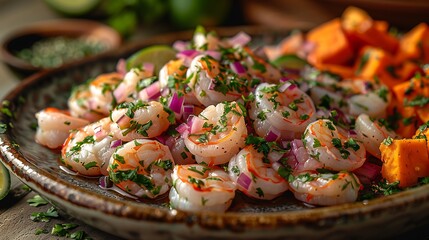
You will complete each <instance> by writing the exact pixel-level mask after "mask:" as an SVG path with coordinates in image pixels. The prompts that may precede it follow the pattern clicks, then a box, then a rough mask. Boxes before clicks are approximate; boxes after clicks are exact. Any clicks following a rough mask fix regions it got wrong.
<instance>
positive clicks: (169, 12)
mask: <svg viewBox="0 0 429 240" xmlns="http://www.w3.org/2000/svg"><path fill="white" fill-rule="evenodd" d="M351 5H352V6H356V7H360V8H362V9H364V10H365V11H367V12H368V13H369V15H370V16H372V17H373V18H374V19H376V20H386V21H387V22H389V23H390V25H391V26H394V27H395V28H396V29H398V30H404V31H406V30H408V29H411V28H412V27H413V26H415V25H417V24H418V23H420V22H429V14H427V12H428V11H429V1H427V0H413V1H410V0H409V1H404V0H348V1H342V0H300V1H294V0H263V1H262V0H215V1H209V0H121V1H119V0H73V1H70V0H31V1H30V0H13V1H12V0H0V6H1V7H0V41H3V40H4V39H5V37H7V36H8V34H10V33H11V32H13V31H16V30H17V29H19V28H22V27H25V26H28V25H30V24H32V23H35V22H39V21H44V20H52V19H89V20H93V21H96V22H99V23H103V24H105V25H108V26H110V27H112V28H113V29H115V30H116V31H117V32H118V33H119V34H120V36H121V37H122V40H123V44H126V43H127V42H131V41H138V40H139V39H143V38H148V37H150V36H153V35H157V34H161V33H166V32H174V31H181V30H192V29H194V28H195V26H197V25H203V26H205V27H214V26H241V25H264V26H267V27H269V28H280V29H291V28H301V29H310V28H312V27H314V26H317V25H319V24H321V23H323V22H326V21H328V20H330V19H333V18H335V17H339V16H341V14H342V12H343V11H344V9H345V8H346V7H348V6H351ZM0 77H1V78H2V81H1V83H2V88H0V96H3V95H4V94H5V93H6V92H7V91H9V90H10V89H11V88H12V87H13V86H15V85H16V84H17V82H19V78H21V79H22V78H23V76H22V75H21V76H19V75H18V76H17V75H16V74H14V73H12V72H11V70H10V69H9V68H7V67H6V66H5V65H4V64H0Z"/></svg>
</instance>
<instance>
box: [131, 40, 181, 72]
mask: <svg viewBox="0 0 429 240" xmlns="http://www.w3.org/2000/svg"><path fill="white" fill-rule="evenodd" d="M176 53H177V52H176V50H174V49H173V48H172V47H170V46H167V45H153V46H150V47H146V48H143V49H141V50H139V51H138V52H136V53H134V54H133V55H131V56H130V57H129V58H128V59H127V70H130V69H131V68H133V67H141V66H142V64H143V63H145V62H149V63H153V65H154V67H155V70H154V71H155V74H156V75H158V73H159V70H160V69H161V68H162V66H164V65H165V64H166V63H167V62H168V61H170V60H172V59H174V58H176Z"/></svg>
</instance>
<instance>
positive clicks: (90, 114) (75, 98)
mask: <svg viewBox="0 0 429 240" xmlns="http://www.w3.org/2000/svg"><path fill="white" fill-rule="evenodd" d="M67 104H68V107H69V110H70V115H71V116H73V117H77V118H83V119H86V120H88V121H90V122H95V121H98V120H100V119H102V118H104V117H106V116H107V115H106V114H104V113H102V112H99V111H97V109H96V105H97V103H94V100H93V98H92V94H91V92H90V91H89V86H88V84H82V85H79V86H77V87H76V88H74V89H73V92H72V94H71V96H70V97H69V99H68V101H67Z"/></svg>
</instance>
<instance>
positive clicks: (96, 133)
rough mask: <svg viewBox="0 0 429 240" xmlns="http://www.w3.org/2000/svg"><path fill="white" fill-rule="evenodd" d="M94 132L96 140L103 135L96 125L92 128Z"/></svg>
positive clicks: (99, 127)
mask: <svg viewBox="0 0 429 240" xmlns="http://www.w3.org/2000/svg"><path fill="white" fill-rule="evenodd" d="M94 133H95V138H96V139H97V140H99V139H100V138H102V137H104V134H103V131H102V128H101V126H96V127H95V128H94Z"/></svg>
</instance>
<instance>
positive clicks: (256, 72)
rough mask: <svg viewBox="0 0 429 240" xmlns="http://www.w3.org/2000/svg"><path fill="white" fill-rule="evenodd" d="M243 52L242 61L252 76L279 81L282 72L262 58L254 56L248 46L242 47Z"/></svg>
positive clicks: (268, 80)
mask: <svg viewBox="0 0 429 240" xmlns="http://www.w3.org/2000/svg"><path fill="white" fill-rule="evenodd" d="M243 52H244V53H245V54H246V55H247V57H246V58H245V59H244V61H245V65H246V66H247V70H248V72H249V74H250V75H251V76H252V78H259V79H262V80H263V81H264V82H268V83H278V82H279V80H280V78H281V77H282V74H281V72H280V70H279V69H278V68H276V67H274V66H273V65H271V64H270V63H268V62H267V61H265V60H264V59H263V58H261V57H258V56H256V54H255V53H254V52H253V51H252V50H250V48H248V47H244V48H243Z"/></svg>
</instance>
